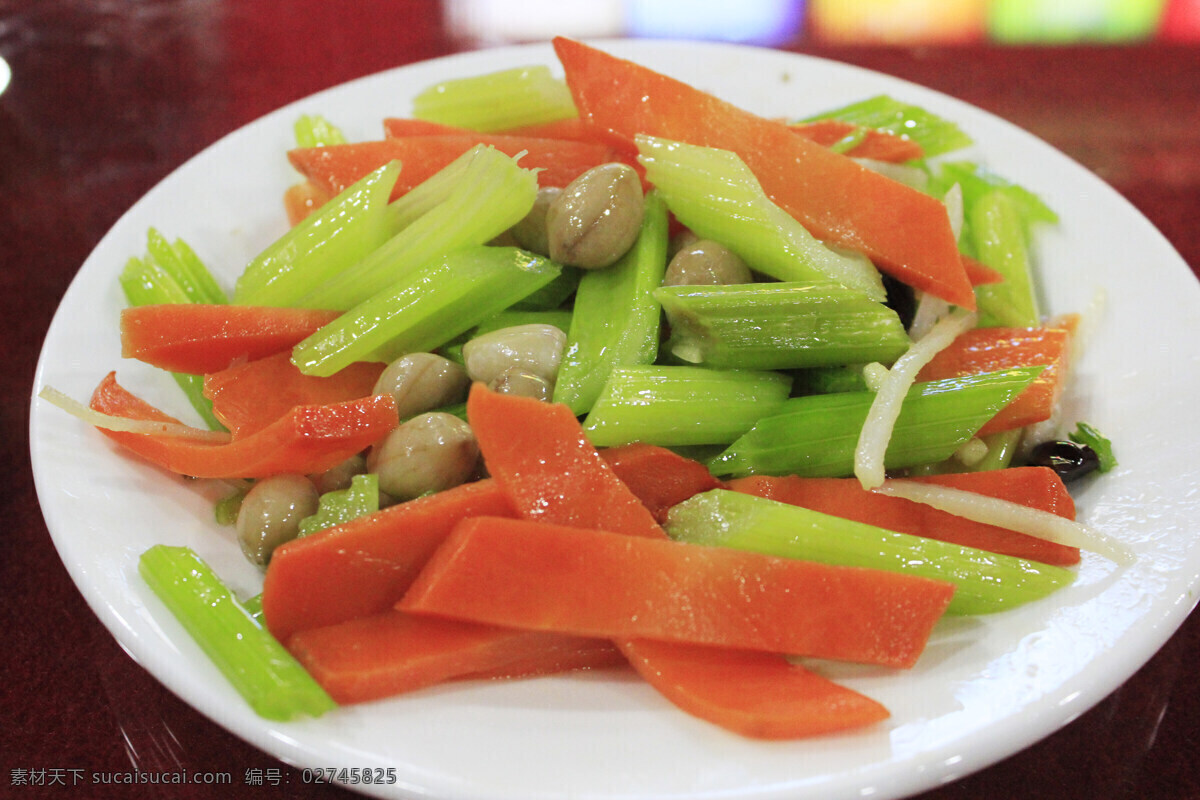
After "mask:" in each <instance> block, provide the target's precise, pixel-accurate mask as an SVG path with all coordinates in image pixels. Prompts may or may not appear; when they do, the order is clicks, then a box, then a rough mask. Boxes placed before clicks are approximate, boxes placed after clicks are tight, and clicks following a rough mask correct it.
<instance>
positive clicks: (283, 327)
mask: <svg viewBox="0 0 1200 800" xmlns="http://www.w3.org/2000/svg"><path fill="white" fill-rule="evenodd" d="M340 313H341V312H340V311H319V310H312V309H305V308H268V307H262V306H235V305H209V304H206V303H164V304H161V305H149V306H136V307H132V308H124V309H122V310H121V355H122V356H124V357H125V358H136V359H138V360H139V361H145V362H146V363H147V364H153V365H154V366H156V367H161V368H163V369H166V370H170V371H171V372H186V373H190V374H192V375H204V374H206V373H209V372H219V371H221V370H223V369H225V368H226V367H229V366H232V365H233V364H236V363H239V362H242V361H252V360H254V359H257V358H264V357H266V356H270V355H274V354H275V353H278V352H280V351H282V350H290V349H291V348H292V347H293V346H294V345H296V344H297V343H299V342H301V341H303V340H304V339H305V338H306V337H308V336H310V335H311V334H312V333H313V332H314V331H316V330H317V329H318V328H320V327H322V326H323V325H327V324H329V323H330V322H332V321H333V320H335V319H337V317H338V315H339V314H340Z"/></svg>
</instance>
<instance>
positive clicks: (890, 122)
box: [804, 95, 971, 158]
mask: <svg viewBox="0 0 1200 800" xmlns="http://www.w3.org/2000/svg"><path fill="white" fill-rule="evenodd" d="M821 119H837V120H841V121H842V122H852V123H854V124H855V125H859V126H861V127H864V128H877V129H879V130H884V131H888V132H889V133H893V134H895V135H896V136H903V137H905V138H906V139H912V140H913V141H915V142H916V143H917V144H919V145H921V149H922V150H924V151H925V157H926V158H931V157H933V156H938V155H942V154H943V153H949V152H950V151H952V150H958V149H960V148H963V147H967V146H969V145H970V144H971V137H970V136H968V135H967V134H966V133H964V132H963V130H962V129H961V128H959V127H958V125H956V124H955V123H953V122H951V121H950V120H947V119H945V118H943V117H940V116H938V115H937V114H934V113H933V112H932V111H929V110H927V109H924V108H921V107H920V106H915V105H912V104H910V103H904V102H902V101H900V100H897V99H895V98H893V97H889V96H888V95H876V96H875V97H868V98H867V99H865V100H860V101H858V102H857V103H851V104H850V105H847V106H843V107H841V108H835V109H831V110H829V111H825V112H822V113H820V114H816V115H814V116H811V117H808V118H806V119H805V120H804V122H816V121H817V120H821Z"/></svg>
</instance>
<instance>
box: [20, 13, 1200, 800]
mask: <svg viewBox="0 0 1200 800" xmlns="http://www.w3.org/2000/svg"><path fill="white" fill-rule="evenodd" d="M462 47H463V45H462V44H461V43H460V42H457V41H456V40H455V39H454V37H452V36H451V35H450V34H449V33H448V32H447V30H446V28H445V26H444V23H443V22H442V17H441V15H440V13H439V8H438V4H437V3H432V2H413V1H410V2H402V1H401V0H371V1H370V2H354V3H332V2H318V1H317V0H302V1H300V0H294V1H293V2H277V1H275V0H272V1H271V2H254V3H235V2H216V1H215V0H212V1H210V0H177V1H176V2H149V1H137V2H135V1H134V0H130V2H103V3H100V2H89V1H88V0H55V1H54V2H50V1H48V0H43V1H38V0H30V1H29V2H15V3H14V2H13V0H0V56H2V57H3V58H4V59H5V60H6V61H7V62H8V64H9V66H10V67H11V70H12V81H11V84H10V86H9V87H8V88H7V90H6V91H5V92H4V93H3V94H2V95H0V308H2V311H0V325H2V326H3V334H2V338H0V343H2V344H3V353H4V356H5V359H4V360H5V364H4V367H3V369H0V426H2V427H0V472H2V473H3V474H6V475H8V476H9V478H8V481H9V482H8V484H7V488H6V489H5V490H4V492H3V494H2V495H0V497H2V498H3V499H2V502H0V698H2V699H0V769H2V772H0V797H13V798H22V797H39V796H55V797H59V796H63V797H65V796H77V797H95V798H101V797H140V796H151V795H149V794H146V793H145V792H144V791H142V790H138V789H123V788H120V787H103V786H95V785H89V784H88V783H87V782H86V781H85V782H80V781H78V780H77V779H76V780H74V781H73V780H72V777H73V776H77V775H79V774H90V773H91V772H93V771H114V772H115V771H122V770H130V769H132V768H133V767H134V766H136V767H138V768H140V769H142V770H175V769H188V770H213V771H224V772H229V773H231V774H232V775H233V776H234V786H233V788H232V789H230V788H229V787H203V786H190V787H186V788H180V789H178V790H174V791H166V792H163V793H160V794H156V795H154V796H164V797H180V798H217V797H220V798H226V797H233V796H237V797H241V796H243V795H244V796H246V797H268V796H284V793H285V792H286V796H289V797H296V798H310V797H334V796H344V793H343V792H342V791H341V790H339V789H335V788H331V787H323V786H312V785H305V784H303V783H302V782H301V781H300V780H299V779H298V773H297V772H296V771H294V770H291V769H290V768H288V767H287V766H285V765H283V764H281V763H279V762H277V761H275V760H274V759H273V758H271V757H270V756H268V755H266V754H264V753H262V752H259V751H258V750H256V749H254V748H252V747H250V746H248V745H247V744H245V743H244V742H242V741H241V740H239V739H238V738H237V737H235V736H233V735H232V734H230V733H228V732H226V731H224V730H223V729H221V728H219V727H218V726H216V725H215V724H213V723H212V722H210V721H209V720H208V719H206V718H204V717H202V716H201V715H200V714H198V713H197V712H195V711H193V710H192V709H191V708H190V707H189V706H187V705H186V704H184V703H183V702H181V701H180V700H178V699H177V698H176V697H174V696H173V695H172V694H171V693H169V692H168V691H167V690H165V689H164V688H163V687H162V686H161V685H160V684H159V683H158V682H157V681H156V680H155V679H154V678H152V677H151V676H150V675H149V674H147V673H146V672H144V671H143V670H142V669H141V668H140V667H139V666H137V665H136V664H135V663H134V662H133V661H132V660H131V659H129V658H128V657H127V656H126V655H125V653H124V652H123V651H122V650H121V648H120V647H119V646H118V645H117V644H116V642H115V641H114V640H113V639H112V637H111V636H110V635H109V634H108V633H107V631H106V630H105V629H104V628H103V627H102V626H101V625H100V623H99V622H98V621H97V619H96V617H95V616H94V615H93V614H92V612H91V611H90V610H89V608H88V607H87V605H86V604H85V603H84V600H83V598H82V596H81V595H80V594H79V592H78V591H77V590H76V589H75V587H74V585H73V584H72V582H71V580H70V578H69V577H68V575H67V572H66V570H65V569H64V568H63V566H62V563H61V562H60V560H59V558H58V555H57V554H56V552H55V550H54V547H53V545H52V544H51V541H50V538H49V535H48V534H47V531H46V527H45V523H44V522H43V519H42V516H41V512H40V510H39V507H38V502H37V498H36V496H35V493H34V488H33V482H32V478H31V474H30V462H29V450H28V436H27V427H28V408H29V397H30V390H31V385H32V380H33V373H34V368H35V364H36V360H37V357H38V352H39V349H40V345H41V341H42V338H43V335H44V334H45V331H46V328H47V326H48V324H49V322H50V319H51V316H52V315H53V313H54V310H55V307H56V306H57V304H58V301H59V298H60V297H61V296H62V294H63V292H64V290H65V289H66V288H67V285H68V283H69V282H70V281H71V279H72V277H73V275H74V274H75V272H76V270H77V269H78V268H79V266H80V265H81V264H82V262H83V261H84V259H85V258H86V256H87V255H88V253H89V252H90V251H91V249H92V248H93V247H94V246H95V245H96V243H97V242H98V241H99V239H100V238H101V236H102V235H103V234H104V233H105V231H106V230H107V229H108V228H109V227H110V226H111V225H112V224H113V223H114V222H115V221H116V220H117V218H118V217H119V216H120V215H121V213H122V212H123V211H124V210H125V209H126V208H127V207H128V206H129V205H131V204H132V203H133V202H134V201H135V200H137V199H138V197H140V196H141V195H142V194H143V193H144V192H145V191H146V190H148V189H149V188H150V187H152V186H153V185H154V184H155V183H157V182H158V181H159V180H161V179H162V178H163V177H164V176H166V175H167V173H169V172H170V171H171V170H172V169H174V168H175V167H176V166H178V165H179V164H181V163H182V162H183V161H185V160H186V159H188V158H189V157H190V156H192V155H193V154H195V153H196V152H197V151H199V150H200V149H201V148H203V147H205V146H206V145H208V144H209V143H211V142H213V141H215V140H216V139H218V138H220V137H221V136H223V135H224V134H226V133H229V132H230V131H232V130H234V129H236V128H238V127H239V126H241V125H243V124H244V123H247V122H249V121H251V120H253V119H254V118H256V117H258V116H259V115H261V114H263V113H265V112H267V111H270V110H272V109H273V108H275V107H277V106H279V105H282V104H284V103H287V102H289V101H292V100H295V99H297V98H300V97H303V96H305V95H307V94H309V93H311V92H313V91H316V90H319V89H323V88H326V87H328V86H331V85H334V84H337V83H340V82H342V81H345V80H348V79H351V78H355V77H358V76H360V75H364V74H368V73H371V72H375V71H378V70H382V69H386V68H389V67H394V66H398V65H401V64H406V63H410V62H414V61H418V60H421V59H425V58H430V57H434V56H439V55H443V54H446V53H450V52H454V51H455V50H458V49H462ZM788 49H795V50H799V51H801V52H807V53H811V54H815V55H820V56H825V57H828V58H832V59H836V60H839V61H846V62H850V63H853V64H858V65H861V66H864V67H868V68H871V69H875V70H879V71H882V72H885V73H889V74H892V75H897V76H900V77H903V78H907V79H910V80H913V81H916V82H918V83H921V84H925V85H928V86H930V87H933V88H935V89H939V90H942V91H944V92H947V93H949V94H951V95H954V96H956V97H959V98H961V99H963V100H966V101H968V102H971V103H974V104H976V105H978V106H981V107H982V108H985V109H987V110H989V111H992V112H995V113H997V114H999V115H1001V116H1003V117H1006V118H1007V119H1009V120H1011V121H1013V122H1015V123H1017V124H1018V125H1020V126H1022V127H1024V128H1027V129H1028V130H1030V131H1032V132H1033V133H1035V134H1036V135H1038V136H1040V137H1042V138H1044V139H1046V140H1047V141H1049V142H1050V143H1051V144H1053V145H1055V146H1057V147H1058V148H1060V149H1061V150H1063V151H1064V152H1066V153H1067V154H1068V155H1070V156H1072V157H1073V158H1075V159H1076V160H1078V161H1080V162H1081V163H1082V164H1084V165H1085V166H1086V167H1088V168H1089V169H1091V170H1093V171H1094V172H1095V173H1097V174H1098V175H1099V176H1101V177H1102V178H1104V179H1105V180H1106V181H1108V182H1109V183H1110V184H1112V185H1113V186H1114V187H1115V188H1116V189H1117V190H1118V191H1119V192H1121V193H1122V194H1123V195H1125V196H1126V197H1127V198H1128V199H1129V200H1130V201H1132V202H1133V204H1134V205H1135V206H1137V207H1138V208H1139V209H1140V210H1141V211H1142V213H1144V214H1145V215H1146V216H1147V217H1148V218H1149V219H1150V220H1151V221H1152V222H1153V223H1154V224H1155V225H1156V226H1158V228H1159V229H1160V230H1161V231H1162V232H1163V233H1164V234H1165V235H1166V237H1167V238H1168V239H1169V240H1170V241H1171V242H1172V244H1174V246H1175V247H1176V248H1177V249H1178V250H1179V252H1180V253H1182V255H1183V257H1184V259H1185V260H1186V261H1187V262H1188V264H1190V265H1191V267H1192V269H1193V271H1198V270H1200V224H1198V223H1197V220H1198V219H1200V47H1197V46H1185V45H1163V44H1146V45H1136V46H1119V47H1103V46H1101V47H1088V46H1078V47H1065V48H1053V49H1050V48H1045V49H1043V48H1036V47H1025V48H998V47H992V46H987V45H983V44H980V45H964V46H943V47H937V46H925V47H838V48H831V47H822V46H820V45H817V44H813V43H806V42H803V41H801V42H798V43H797V44H796V45H794V46H791V47H789V48H788ZM1197 663H1200V621H1198V620H1197V619H1196V618H1195V617H1194V616H1193V617H1192V618H1191V619H1190V620H1189V621H1188V622H1187V623H1185V624H1184V626H1183V627H1182V628H1181V629H1180V631H1179V632H1178V633H1177V634H1176V635H1175V636H1174V637H1173V638H1172V639H1171V640H1170V641H1169V642H1168V643H1167V644H1166V645H1165V646H1164V647H1163V648H1162V649H1161V651H1160V652H1159V653H1158V654H1157V655H1156V656H1155V657H1154V658H1153V659H1152V660H1151V661H1150V662H1149V663H1148V664H1146V665H1145V666H1144V667H1143V668H1142V669H1141V670H1140V671H1139V672H1138V673H1137V674H1136V675H1135V676H1134V677H1133V678H1132V679H1131V680H1129V681H1128V682H1127V683H1126V684H1125V685H1124V686H1122V687H1121V688H1119V689H1118V690H1117V691H1116V692H1114V693H1113V694H1112V695H1111V696H1110V697H1108V698H1107V699H1105V700H1104V701H1102V702H1101V703H1100V704H1099V705H1097V706H1096V707H1095V708H1094V709H1092V710H1091V711H1089V712H1087V713H1086V714H1084V715H1083V716H1082V717H1080V718H1079V719H1077V720H1075V721H1074V722H1072V723H1071V724H1070V725H1068V726H1067V727H1065V728H1064V729H1062V730H1061V731H1059V732H1057V733H1055V734H1054V735H1052V736H1050V737H1049V738H1047V739H1045V740H1044V741H1042V742H1040V743H1038V744H1036V745H1034V746H1033V747H1031V748H1029V749H1028V750H1026V751H1024V752H1022V753H1019V754H1017V755H1014V756H1012V757H1011V758H1009V759H1007V760H1005V761H1003V762H1001V763H999V764H996V765H994V766H992V767H990V768H988V769H986V770H984V771H982V772H979V773H977V774H974V775H971V776H968V777H966V778H965V779H962V780H960V781H958V782H956V783H953V784H950V785H948V786H945V787H943V788H940V789H938V790H936V791H933V792H930V793H929V794H927V795H925V796H924V797H927V798H930V800H932V799H934V798H936V799H937V800H951V799H954V798H968V797H969V798H976V799H978V798H1017V797H1020V798H1025V800H1034V799H1035V798H1054V800H1070V799H1071V798H1081V799H1082V798H1088V800H1093V798H1152V797H1163V798H1190V797H1200V759H1198V758H1197V757H1196V747H1197V744H1198V743H1200V742H1198V738H1200V736H1198V733H1200V731H1198V729H1197V723H1198V721H1200V690H1198V689H1197V685H1196V681H1195V672H1194V671H1193V670H1194V668H1195V665H1196V664H1197ZM28 771H41V775H42V777H43V778H45V780H46V781H47V782H55V780H56V778H57V779H59V780H63V782H64V783H66V784H68V785H67V786H65V787H64V786H61V785H60V786H48V787H43V788H37V787H31V786H19V785H15V782H16V780H17V777H18V775H25V774H26V773H27V772H28ZM255 775H257V776H261V777H263V779H264V783H265V785H262V786H256V785H253V780H251V781H249V782H248V781H247V780H246V778H247V777H252V776H255ZM276 779H278V781H279V782H280V783H282V784H286V789H285V788H282V787H280V788H273V787H272V784H273V783H274V782H275V781H276ZM72 783H75V784H76V785H75V786H73V787H72V786H71V785H70V784H72Z"/></svg>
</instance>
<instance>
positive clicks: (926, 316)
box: [908, 292, 950, 341]
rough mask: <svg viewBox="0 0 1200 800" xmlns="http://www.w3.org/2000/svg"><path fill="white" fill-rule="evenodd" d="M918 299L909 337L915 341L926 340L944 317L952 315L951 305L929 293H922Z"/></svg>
mask: <svg viewBox="0 0 1200 800" xmlns="http://www.w3.org/2000/svg"><path fill="white" fill-rule="evenodd" d="M920 295H921V296H920V297H919V298H918V299H917V310H916V311H915V312H913V319H912V322H911V323H910V324H909V326H908V335H909V336H910V337H912V339H913V341H916V340H918V339H921V338H924V336H925V335H926V334H927V333H929V331H931V330H932V329H933V326H934V325H936V324H937V323H938V321H939V320H941V319H942V318H943V317H945V316H946V315H947V314H949V313H950V304H949V303H947V302H946V301H945V300H943V299H942V298H940V297H934V296H933V295H931V294H930V293H929V292H921V293H920Z"/></svg>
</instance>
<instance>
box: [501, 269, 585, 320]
mask: <svg viewBox="0 0 1200 800" xmlns="http://www.w3.org/2000/svg"><path fill="white" fill-rule="evenodd" d="M582 277H583V270H581V269H579V268H578V267H563V270H562V272H560V273H559V274H558V277H557V278H555V279H554V280H552V281H550V282H549V283H547V284H546V285H545V286H543V287H542V288H541V289H538V290H537V291H536V292H534V293H533V294H531V295H529V297H526V298H525V299H523V300H521V301H520V302H519V303H516V304H515V305H514V306H513V308H514V309H516V310H522V311H551V310H553V309H556V308H559V307H561V306H562V305H563V304H564V303H565V302H567V298H568V297H570V296H571V295H573V294H575V291H576V289H578V288H579V281H580V279H581V278H582Z"/></svg>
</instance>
